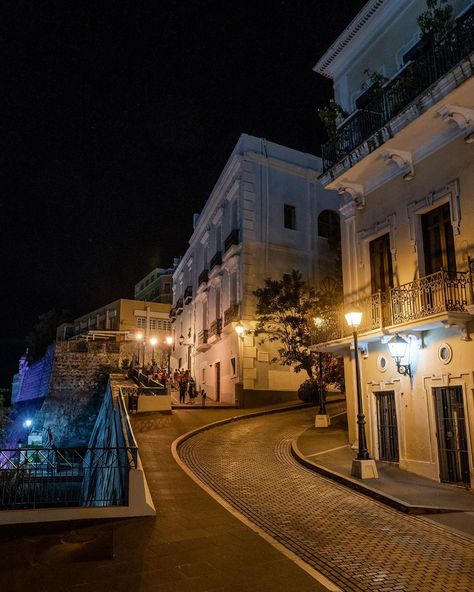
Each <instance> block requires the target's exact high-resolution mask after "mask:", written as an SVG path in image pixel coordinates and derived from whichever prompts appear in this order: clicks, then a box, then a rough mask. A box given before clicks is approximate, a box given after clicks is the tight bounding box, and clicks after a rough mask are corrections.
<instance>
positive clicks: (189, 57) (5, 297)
mask: <svg viewBox="0 0 474 592" xmlns="http://www.w3.org/2000/svg"><path fill="white" fill-rule="evenodd" d="M160 4H161V7H160ZM364 4H365V0H332V2H320V1H317V0H307V1H302V0H301V1H300V0H287V1H280V2H277V1H275V0H274V1H269V0H261V1H258V2H255V1H254V2H246V1H241V2H227V1H225V0H220V1H217V0H199V1H198V0H180V1H179V2H178V1H176V0H175V1H172V0H168V2H166V0H163V2H161V3H158V2H156V1H143V2H136V1H135V2H120V1H116V2H106V1H97V2H91V3H88V2H72V1H71V2H69V1H66V0H64V1H63V0H61V1H56V2H46V1H40V0H29V1H25V0H23V1H22V0H17V1H15V2H10V3H8V2H7V3H4V4H3V5H2V8H1V10H0V16H1V23H2V25H1V27H2V33H1V36H0V44H1V51H2V56H3V64H2V69H1V71H2V74H1V80H2V85H1V86H2V90H1V92H0V97H1V98H0V106H1V118H2V120H3V121H2V130H1V132H0V137H1V141H2V142H3V147H2V148H3V150H2V153H3V156H4V162H3V165H2V166H1V167H0V175H1V177H2V180H1V191H0V223H1V226H0V253H1V267H0V269H1V288H0V294H1V298H2V303H1V304H2V306H1V308H0V310H1V314H2V318H1V319H0V322H1V327H2V334H1V335H0V356H1V357H0V359H1V367H0V386H8V383H9V382H10V380H11V374H12V373H13V372H14V371H15V369H16V364H17V359H18V356H19V355H20V354H21V353H22V351H24V341H23V340H24V336H25V335H26V333H27V332H28V331H29V329H30V328H31V327H32V326H33V324H34V323H35V321H36V319H37V317H38V314H40V313H41V312H44V311H46V310H49V309H51V308H57V309H68V310H70V311H71V313H72V314H73V315H75V316H77V315H79V314H82V313H85V312H87V311H88V310H91V309H93V308H95V307H97V306H101V305H102V304H105V303H107V302H109V301H112V300H115V299H116V298H120V297H131V296H132V295H133V285H134V283H135V282H136V281H137V280H138V279H140V278H141V277H142V276H143V275H145V274H146V273H147V272H148V271H150V270H151V269H152V268H153V267H154V266H157V265H158V266H168V265H169V264H170V263H171V262H172V258H173V257H174V256H179V255H181V254H183V253H184V251H185V249H186V245H187V240H188V238H189V236H190V234H191V230H192V214H193V212H199V211H200V210H201V209H202V207H203V205H204V203H205V201H206V199H207V197H208V196H209V193H210V191H211V190H212V188H213V185H214V183H215V181H216V180H217V178H218V176H219V174H220V172H221V170H222V168H223V166H224V164H225V162H226V161H227V158H228V156H229V154H230V152H231V151H232V149H233V147H234V145H235V143H236V141H237V139H238V137H239V135H240V133H241V132H246V133H249V134H252V135H255V136H259V137H260V136H262V137H265V138H267V139H268V140H271V141H274V142H278V143H281V144H284V145H288V146H290V147H292V148H296V149H299V150H303V151H306V152H310V153H314V154H319V153H320V148H319V146H320V143H321V140H324V133H323V130H322V127H321V125H320V124H319V121H318V117H317V108H318V107H321V106H323V105H324V104H325V103H326V102H327V100H328V99H329V98H330V96H331V85H330V84H329V82H328V81H326V80H325V79H323V78H322V77H321V76H319V75H317V74H316V73H314V72H313V71H312V66H313V65H314V64H315V63H316V61H317V59H318V57H319V56H320V55H321V54H322V53H323V52H324V51H325V50H326V49H327V48H328V47H329V45H330V44H331V43H332V41H333V40H334V38H335V37H336V35H337V34H338V33H340V32H341V31H342V29H343V28H344V27H345V26H346V25H347V24H348V23H349V21H350V20H351V19H352V18H353V16H354V15H355V14H356V13H357V11H358V10H360V8H361V7H362V6H363V5H364Z"/></svg>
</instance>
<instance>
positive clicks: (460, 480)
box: [315, 0, 474, 487]
mask: <svg viewBox="0 0 474 592" xmlns="http://www.w3.org/2000/svg"><path fill="white" fill-rule="evenodd" d="M451 5H452V6H453V11H454V17H455V20H454V21H453V22H452V23H451V24H449V26H448V29H449V30H448V32H446V34H445V35H444V36H443V37H441V38H440V39H438V40H437V41H436V42H434V43H432V44H430V43H424V42H423V41H421V42H420V31H419V28H418V24H417V20H416V19H417V16H418V15H419V14H420V13H422V12H423V11H424V10H425V9H426V6H425V2H424V1H423V0H397V1H396V2H394V1H391V0H371V1H370V2H367V4H366V5H365V6H364V8H363V9H362V10H361V12H360V13H359V14H358V15H357V16H356V18H355V19H354V20H353V21H352V23H351V24H350V25H349V26H348V27H347V28H346V30H345V31H344V32H343V33H342V34H341V35H340V36H339V37H338V39H337V40H336V41H335V43H334V44H333V45H332V46H331V48H330V49H329V50H328V51H327V52H326V54H325V55H324V56H323V57H322V58H321V59H320V60H319V62H318V63H317V65H316V66H315V70H316V71H317V72H319V73H320V74H322V75H324V76H328V77H330V78H332V79H333V82H334V89H335V98H336V101H337V102H338V103H339V104H340V105H341V106H342V107H343V109H344V110H345V111H346V112H348V113H350V115H349V117H348V118H347V119H346V120H345V121H344V122H340V125H339V128H338V132H337V136H336V137H335V138H333V139H331V140H329V141H328V142H327V143H326V144H325V145H324V146H323V159H324V173H323V175H322V176H321V181H322V183H323V185H324V186H325V187H327V188H332V189H336V190H337V191H338V193H339V194H340V212H341V234H342V259H343V282H344V294H345V303H346V309H347V308H350V307H353V306H356V307H357V308H359V309H360V310H361V311H362V313H363V319H362V324H361V326H360V328H359V339H360V341H361V343H362V346H361V352H360V353H361V354H362V356H361V384H362V400H363V406H364V413H365V416H366V422H367V425H366V432H367V438H368V447H369V452H370V454H371V456H373V457H374V458H376V459H379V460H383V461H387V462H396V463H399V466H400V467H401V468H403V469H406V470H409V471H412V472H415V473H417V474H420V475H424V476H426V477H428V478H431V479H434V480H439V481H442V482H446V483H453V484H462V485H465V486H468V487H469V486H470V485H471V483H472V482H473V479H474V465H473V461H474V345H473V342H472V340H471V339H472V335H471V333H472V330H473V329H474V326H473V319H474V317H473V316H472V313H473V312H474V308H473V305H474V300H473V282H472V280H473V271H474V268H473V266H472V264H471V258H474V230H473V228H474V152H473V150H474V80H473V77H472V75H473V66H474V9H473V6H472V2H468V1H462V0H457V1H452V2H451ZM367 71H369V73H372V74H373V73H379V74H382V75H383V76H384V77H385V78H386V80H384V81H383V82H382V84H380V83H379V84H375V85H373V86H372V88H371V82H373V81H374V77H373V76H372V80H368V74H367ZM341 312H342V311H339V312H336V311H335V312H334V318H333V326H332V329H331V331H330V332H329V333H328V335H327V336H326V340H325V342H324V343H316V344H315V347H317V348H318V349H319V348H326V349H328V350H330V351H335V352H338V353H342V354H343V355H344V357H345V371H346V387H347V401H348V422H349V434H350V438H351V440H352V441H355V440H356V437H357V429H356V414H357V397H356V386H357V385H356V382H355V380H356V378H355V370H354V350H353V344H352V338H351V337H350V331H349V329H348V328H347V327H344V324H343V317H342V314H341ZM396 335H398V336H400V337H402V338H403V339H404V340H405V341H406V342H407V344H408V346H407V353H406V354H405V357H404V358H403V359H402V360H400V361H399V367H398V368H397V364H396V361H395V360H394V359H393V358H392V357H391V355H390V352H389V348H388V345H387V342H388V341H389V340H390V339H392V338H393V337H395V336H396ZM407 365H409V367H407ZM408 370H409V371H410V373H411V376H410V375H409V373H408Z"/></svg>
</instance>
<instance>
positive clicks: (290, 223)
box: [283, 204, 296, 230]
mask: <svg viewBox="0 0 474 592" xmlns="http://www.w3.org/2000/svg"><path fill="white" fill-rule="evenodd" d="M283 213H284V223H285V228H289V229H290V230H296V208H295V206H289V205H288V204H285V205H284V206H283Z"/></svg>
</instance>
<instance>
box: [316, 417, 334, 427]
mask: <svg viewBox="0 0 474 592" xmlns="http://www.w3.org/2000/svg"><path fill="white" fill-rule="evenodd" d="M330 425H331V418H330V417H329V415H327V414H326V415H316V418H315V420H314V427H315V428H328V427H329V426H330Z"/></svg>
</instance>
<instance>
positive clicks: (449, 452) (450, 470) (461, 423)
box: [433, 386, 471, 485]
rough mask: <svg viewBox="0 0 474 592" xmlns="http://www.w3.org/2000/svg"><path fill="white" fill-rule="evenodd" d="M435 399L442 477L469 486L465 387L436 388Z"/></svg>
mask: <svg viewBox="0 0 474 592" xmlns="http://www.w3.org/2000/svg"><path fill="white" fill-rule="evenodd" d="M433 396H434V403H435V410H436V438H437V440H438V455H439V478H440V480H441V481H442V482H443V483H455V484H459V485H461V484H462V485H470V483H471V478H470V475H469V454H468V451H467V435H466V417H465V413H464V403H463V395H462V387H460V386H454V387H439V388H434V389H433Z"/></svg>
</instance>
